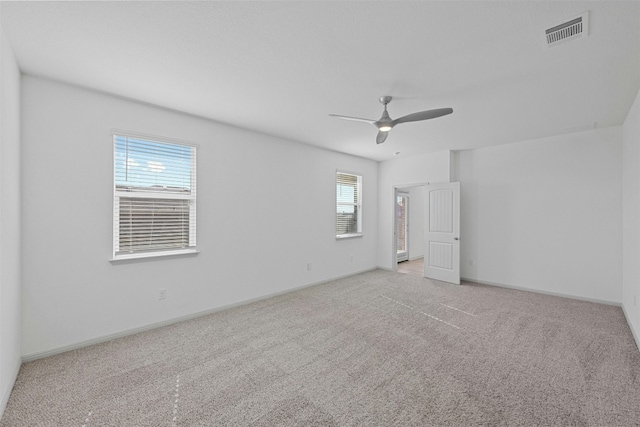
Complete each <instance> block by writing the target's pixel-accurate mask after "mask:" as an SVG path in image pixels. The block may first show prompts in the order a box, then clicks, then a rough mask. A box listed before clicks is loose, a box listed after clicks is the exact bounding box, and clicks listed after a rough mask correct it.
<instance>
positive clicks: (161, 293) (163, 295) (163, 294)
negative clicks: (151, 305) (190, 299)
mask: <svg viewBox="0 0 640 427" xmlns="http://www.w3.org/2000/svg"><path fill="white" fill-rule="evenodd" d="M166 298H167V289H166V288H162V289H158V299H159V300H163V299H166Z"/></svg>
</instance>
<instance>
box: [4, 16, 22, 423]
mask: <svg viewBox="0 0 640 427" xmlns="http://www.w3.org/2000/svg"><path fill="white" fill-rule="evenodd" d="M19 368H20V71H19V69H18V65H17V63H16V59H15V57H14V55H13V52H12V50H11V46H10V45H9V42H8V40H7V38H6V36H5V34H4V33H3V32H2V28H1V27H0V417H2V414H3V413H4V408H5V406H6V404H7V401H8V399H9V395H10V394H11V389H12V388H13V383H14V382H15V379H16V376H17V374H18V370H19Z"/></svg>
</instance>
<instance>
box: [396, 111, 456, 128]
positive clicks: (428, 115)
mask: <svg viewBox="0 0 640 427" xmlns="http://www.w3.org/2000/svg"><path fill="white" fill-rule="evenodd" d="M451 113H453V109H452V108H439V109H437V110H427V111H420V112H419V113H413V114H408V115H406V116H402V117H400V118H397V119H395V120H394V121H393V125H394V126H395V125H397V124H400V123H406V122H417V121H420V120H428V119H435V118H436V117H442V116H446V115H447V114H451Z"/></svg>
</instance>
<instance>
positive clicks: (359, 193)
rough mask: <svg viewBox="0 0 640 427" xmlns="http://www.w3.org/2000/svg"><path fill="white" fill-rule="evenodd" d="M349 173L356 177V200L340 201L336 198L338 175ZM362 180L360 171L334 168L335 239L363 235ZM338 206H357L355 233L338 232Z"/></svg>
mask: <svg viewBox="0 0 640 427" xmlns="http://www.w3.org/2000/svg"><path fill="white" fill-rule="evenodd" d="M340 174H342V175H351V176H355V177H356V178H357V186H358V187H357V191H356V195H357V200H355V201H354V202H353V203H346V202H340V201H339V200H338V193H337V191H338V175H340ZM363 181H364V177H363V175H362V174H361V173H359V172H352V171H347V170H343V169H336V174H335V193H334V198H335V211H334V212H335V223H334V231H335V236H336V240H342V239H350V238H354V237H362V236H363V235H364V233H363V228H364V227H363V225H364V224H363V222H362V218H363V215H362V205H363V203H362V199H363V194H362V189H363V187H364V185H363ZM339 206H354V207H355V208H357V212H358V216H357V218H356V221H357V223H356V224H357V231H356V232H355V233H343V234H338V229H337V228H338V207H339Z"/></svg>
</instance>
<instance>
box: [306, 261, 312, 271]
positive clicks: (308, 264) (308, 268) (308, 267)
mask: <svg viewBox="0 0 640 427" xmlns="http://www.w3.org/2000/svg"><path fill="white" fill-rule="evenodd" d="M307 270H311V263H310V262H308V263H307Z"/></svg>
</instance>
